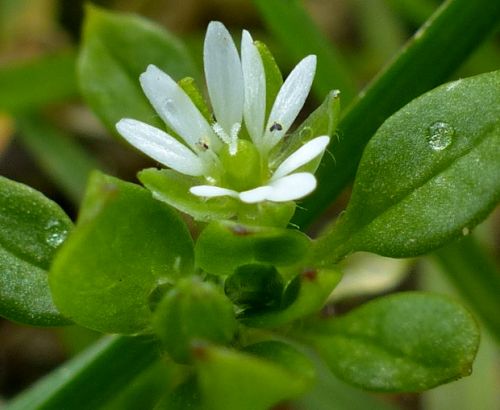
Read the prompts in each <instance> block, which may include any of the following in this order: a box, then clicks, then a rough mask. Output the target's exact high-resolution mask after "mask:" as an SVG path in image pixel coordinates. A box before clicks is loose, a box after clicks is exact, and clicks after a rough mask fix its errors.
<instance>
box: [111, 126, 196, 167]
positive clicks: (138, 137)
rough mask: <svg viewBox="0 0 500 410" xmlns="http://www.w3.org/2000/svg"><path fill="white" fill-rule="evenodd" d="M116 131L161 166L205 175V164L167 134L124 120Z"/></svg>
mask: <svg viewBox="0 0 500 410" xmlns="http://www.w3.org/2000/svg"><path fill="white" fill-rule="evenodd" d="M116 129H117V131H118V132H119V133H120V135H122V136H123V138H125V139H126V140H127V141H128V142H129V143H130V144H132V145H133V146H134V147H136V148H137V149H139V150H141V151H142V152H144V153H145V154H146V155H148V156H149V157H151V158H153V159H155V160H156V161H158V162H160V163H161V164H163V165H165V166H167V167H170V168H172V169H174V170H175V171H177V172H180V173H182V174H185V175H191V176H200V175H203V171H204V166H203V162H202V161H201V160H200V158H198V156H197V155H196V154H195V153H193V151H191V150H190V149H189V148H188V147H186V146H185V145H183V144H181V143H180V142H179V141H177V140H176V139H175V138H173V137H172V136H170V135H169V134H167V133H166V132H164V131H162V130H159V129H158V128H155V127H152V126H151V125H148V124H145V123H143V122H140V121H136V120H132V119H123V120H120V121H119V122H118V123H117V124H116Z"/></svg>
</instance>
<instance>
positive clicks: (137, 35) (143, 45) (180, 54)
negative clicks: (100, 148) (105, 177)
mask: <svg viewBox="0 0 500 410" xmlns="http://www.w3.org/2000/svg"><path fill="white" fill-rule="evenodd" d="M149 64H154V65H156V66H158V67H159V68H160V69H162V70H164V71H165V72H167V73H168V74H169V75H170V76H172V77H173V78H177V79H180V78H182V77H184V76H187V75H190V76H195V69H194V65H193V63H192V61H191V59H190V57H189V56H188V54H187V51H186V49H185V48H184V46H183V44H182V43H180V41H179V40H177V39H176V38H174V37H173V36H172V35H170V34H169V33H168V32H166V31H165V30H164V29H163V28H161V27H159V26H156V25H154V24H153V23H151V22H150V21H148V20H145V19H143V18H141V17H138V16H133V15H121V14H117V13H113V12H108V11H105V10H103V9H99V8H97V7H95V6H88V7H87V15H86V20H85V24H84V29H83V46H82V49H81V51H80V56H79V59H78V75H79V81H80V87H81V90H82V93H83V95H84V97H85V99H86V100H87V102H88V104H89V105H90V106H91V107H92V109H93V110H94V111H95V112H96V114H97V115H98V116H99V117H100V118H101V120H102V121H103V122H104V124H105V125H106V126H107V127H108V128H109V130H110V131H111V132H113V133H116V131H115V124H116V123H117V122H118V121H119V120H120V119H122V118H127V117H128V118H134V119H137V120H142V121H145V122H147V123H148V124H151V125H154V126H157V127H160V128H164V125H163V124H162V122H161V121H160V119H159V118H158V116H157V114H156V113H155V111H154V110H153V108H152V107H151V106H150V104H149V102H148V101H147V99H146V97H145V96H144V93H143V92H142V90H141V88H140V84H139V75H140V74H141V73H142V72H144V71H145V70H146V68H147V66H148V65H149Z"/></svg>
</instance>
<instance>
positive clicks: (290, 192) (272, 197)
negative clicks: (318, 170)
mask: <svg viewBox="0 0 500 410" xmlns="http://www.w3.org/2000/svg"><path fill="white" fill-rule="evenodd" d="M268 186H269V187H271V188H272V190H271V191H270V192H269V193H268V194H267V195H266V198H267V199H268V200H269V201H274V202H286V201H293V200H295V199H299V198H302V197H304V196H306V195H308V194H310V193H311V192H312V191H314V189H315V188H316V178H314V175H313V174H310V173H309V172H299V173H297V174H292V175H287V176H286V177H283V178H280V179H277V180H276V181H273V182H271V183H270V184H269V185H268Z"/></svg>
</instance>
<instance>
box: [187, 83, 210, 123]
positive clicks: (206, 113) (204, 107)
mask: <svg viewBox="0 0 500 410" xmlns="http://www.w3.org/2000/svg"><path fill="white" fill-rule="evenodd" d="M179 86H180V87H181V88H182V89H183V90H184V91H185V93H186V94H187V95H188V97H189V98H191V101H192V102H193V104H194V105H195V106H196V108H198V110H199V111H200V113H201V114H202V115H203V117H205V119H206V120H207V121H208V123H212V122H213V118H212V112H211V111H210V109H209V108H208V104H207V102H206V101H205V98H203V94H202V93H201V91H200V89H199V88H198V86H197V85H196V81H195V79H194V78H192V77H184V78H183V79H182V80H180V81H179Z"/></svg>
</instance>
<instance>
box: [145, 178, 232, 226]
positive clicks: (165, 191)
mask: <svg viewBox="0 0 500 410" xmlns="http://www.w3.org/2000/svg"><path fill="white" fill-rule="evenodd" d="M137 177H138V178H139V180H140V181H141V182H142V184H143V185H144V186H145V187H146V188H147V189H149V190H150V191H151V192H152V193H153V196H154V197H155V198H156V199H158V200H159V201H162V202H165V203H167V204H169V205H171V206H173V207H174V208H177V209H178V210H179V211H182V212H184V213H186V214H188V215H191V216H192V217H193V218H194V219H196V220H199V221H205V222H208V221H211V220H214V219H215V220H219V219H231V218H233V217H235V215H236V214H237V212H238V205H239V203H238V201H237V200H236V199H234V198H231V197H217V198H210V199H208V200H207V199H204V198H201V197H199V196H196V195H193V194H191V193H190V192H189V188H191V187H192V186H195V185H200V184H202V183H203V182H202V181H200V179H198V178H194V177H190V176H187V175H182V174H179V173H178V172H175V171H172V170H169V169H156V168H148V169H144V170H142V171H141V172H139V173H138V174H137Z"/></svg>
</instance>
